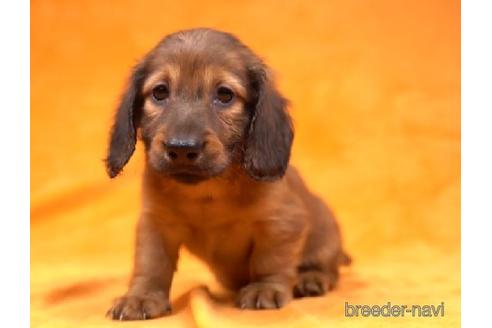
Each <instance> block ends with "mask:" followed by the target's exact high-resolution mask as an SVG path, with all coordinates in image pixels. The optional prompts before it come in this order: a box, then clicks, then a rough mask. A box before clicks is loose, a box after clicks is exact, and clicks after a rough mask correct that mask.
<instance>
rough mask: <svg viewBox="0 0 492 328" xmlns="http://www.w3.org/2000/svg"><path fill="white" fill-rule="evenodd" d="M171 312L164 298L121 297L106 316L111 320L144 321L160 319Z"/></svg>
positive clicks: (167, 301)
mask: <svg viewBox="0 0 492 328" xmlns="http://www.w3.org/2000/svg"><path fill="white" fill-rule="evenodd" d="M170 312H171V305H170V303H169V300H168V299H167V298H166V297H162V296H157V295H152V296H123V297H120V298H117V299H116V300H115V301H114V304H113V306H112V307H111V308H110V309H109V311H108V312H107V313H106V316H108V317H110V318H111V319H113V320H146V319H152V318H157V317H161V316H163V315H165V314H168V313H170Z"/></svg>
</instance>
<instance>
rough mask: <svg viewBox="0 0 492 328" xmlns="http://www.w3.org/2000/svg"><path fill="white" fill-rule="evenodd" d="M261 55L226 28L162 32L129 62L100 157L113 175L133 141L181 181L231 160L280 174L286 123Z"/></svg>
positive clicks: (258, 175)
mask: <svg viewBox="0 0 492 328" xmlns="http://www.w3.org/2000/svg"><path fill="white" fill-rule="evenodd" d="M285 107H286V101H285V100H284V98H283V97H282V96H281V95H280V94H279V93H278V92H277V90H276V89H275V87H274V85H273V81H271V79H270V73H269V72H268V69H267V68H266V67H265V65H264V64H263V63H262V62H261V60H260V59H259V58H258V57H257V56H255V55H254V54H253V53H252V52H251V51H250V50H249V49H248V48H247V47H246V46H244V45H243V44H241V43H240V42H239V41H238V40H237V39H236V38H235V37H233V36H232V35H230V34H226V33H222V32H218V31H214V30H208V29H196V30H189V31H184V32H178V33H175V34H172V35H170V36H168V37H166V38H165V39H164V40H163V41H162V42H161V43H159V44H158V45H157V46H156V47H155V48H154V49H153V50H152V51H151V52H150V53H149V54H148V55H147V56H146V57H145V58H144V60H142V61H141V63H140V64H139V65H138V66H137V67H136V68H135V70H134V73H133V76H132V79H131V81H130V83H129V86H128V89H127V91H126V93H125V94H124V96H123V99H122V102H121V104H120V107H119V108H118V111H117V115H116V119H115V124H114V126H113V130H112V133H111V143H110V149H109V155H108V158H107V167H108V173H109V175H110V176H111V177H113V176H116V175H117V174H118V173H119V171H120V170H121V169H122V168H123V166H124V165H125V164H126V162H127V161H128V159H129V158H130V156H131V154H132V153H133V150H134V148H135V141H136V135H137V131H138V130H139V132H140V133H139V134H140V136H141V138H142V140H143V142H144V144H145V149H146V153H147V161H148V165H151V166H152V167H153V168H154V169H155V170H156V171H158V172H161V173H162V174H163V175H166V176H169V177H171V178H173V179H176V180H177V181H179V182H183V183H198V182H200V181H203V180H205V179H209V178H212V177H216V176H219V175H220V174H221V173H222V172H223V171H224V170H225V169H226V168H227V167H228V166H229V165H231V164H232V163H236V164H241V165H242V167H243V168H244V169H245V170H246V171H247V172H248V173H249V174H250V175H251V176H252V177H253V178H255V179H262V180H271V179H275V178H279V177H281V176H282V175H283V174H284V172H285V169H286V167H287V164H288V160H289V154H290V147H291V142H292V137H293V133H292V125H291V121H290V118H289V116H288V114H287V112H286V108H285Z"/></svg>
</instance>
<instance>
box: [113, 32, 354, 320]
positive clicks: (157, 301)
mask: <svg viewBox="0 0 492 328" xmlns="http://www.w3.org/2000/svg"><path fill="white" fill-rule="evenodd" d="M286 105H287V102H286V100H285V99H284V97H282V95H280V93H279V92H278V90H277V89H276V88H275V85H274V81H273V80H272V75H271V73H270V72H269V69H268V68H267V67H266V66H265V64H264V63H263V62H262V61H261V60H260V59H259V58H258V57H257V56H256V55H254V54H253V52H252V51H251V50H250V49H249V48H247V47H246V46H245V45H243V44H242V43H241V42H240V41H239V40H238V39H237V38H235V37H234V36H232V35H230V34H227V33H223V32H218V31H214V30H210V29H194V30H188V31H182V32H178V33H174V34H172V35H169V36H167V37H166V38H164V39H163V40H162V41H161V42H160V43H159V44H158V45H157V46H156V47H155V48H154V49H153V50H152V51H151V52H150V53H149V54H148V55H146V56H145V58H144V59H143V60H142V61H141V62H140V63H139V64H138V65H137V66H136V67H135V69H134V71H133V75H132V77H131V80H130V82H129V85H128V88H127V90H126V92H125V94H124V96H123V99H122V101H121V104H120V106H119V108H118V110H117V113H116V118H115V123H114V126H113V129H112V132H111V138H110V139H111V140H110V146H109V154H108V157H107V160H106V164H107V170H108V174H109V175H110V176H111V177H115V176H116V175H117V174H118V173H119V172H120V171H121V170H122V168H123V166H124V165H125V164H126V163H127V161H128V160H129V158H130V156H131V155H132V153H133V151H134V149H135V144H136V141H137V135H138V136H139V138H140V139H142V141H143V143H144V145H145V151H146V167H145V173H144V175H143V206H142V211H141V214H140V219H139V223H138V228H137V242H136V253H135V265H134V272H133V276H132V279H131V282H130V287H129V290H128V292H127V294H126V295H125V296H123V297H121V298H119V299H117V300H116V301H115V303H114V305H113V307H112V308H111V309H110V310H109V312H108V315H110V316H111V317H112V318H113V319H119V320H139V319H149V318H155V317H158V316H162V315H164V314H166V313H168V312H169V311H170V303H169V290H170V287H171V282H172V279H173V274H174V271H175V270H176V262H177V260H178V251H179V248H180V246H181V245H183V246H185V247H187V248H188V249H189V250H190V251H191V252H192V253H194V254H196V255H197V256H198V257H200V258H201V259H203V260H204V261H205V262H206V263H207V264H208V265H209V266H210V268H211V270H212V271H213V272H214V273H215V274H216V276H217V279H218V280H219V281H220V282H221V283H222V284H223V285H224V286H226V287H228V288H230V289H233V290H238V291H239V292H238V295H237V305H238V306H239V307H241V308H245V309H272V308H280V307H282V306H284V305H285V304H286V303H287V302H288V301H289V300H290V299H291V298H292V296H297V297H302V296H317V295H322V294H323V293H325V291H327V290H329V289H331V288H333V287H334V285H335V283H336V281H337V279H338V266H339V265H340V264H343V263H347V262H348V261H349V258H348V256H347V255H345V253H344V252H343V250H342V246H341V239H340V233H339V229H338V226H337V224H336V222H335V219H334V217H333V214H332V213H331V212H330V210H329V209H328V208H327V207H326V206H325V204H324V203H323V202H322V201H321V199H319V198H318V197H316V196H314V195H313V194H312V193H311V192H310V191H309V190H308V189H307V188H306V186H305V185H304V183H303V182H302V180H301V178H300V176H299V174H298V173H297V171H296V170H295V169H294V168H293V167H290V166H289V165H288V163H289V156H290V149H291V144H292V139H293V129H292V122H291V120H290V117H289V114H288V112H287V110H286Z"/></svg>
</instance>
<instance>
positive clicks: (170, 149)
mask: <svg viewBox="0 0 492 328" xmlns="http://www.w3.org/2000/svg"><path fill="white" fill-rule="evenodd" d="M164 146H165V147H166V152H167V156H168V157H169V159H170V160H171V161H174V162H178V161H179V162H183V163H189V162H193V161H195V160H196V159H197V158H198V156H199V155H200V153H201V151H202V149H203V146H204V143H203V141H199V140H194V139H171V140H169V141H167V142H165V143H164Z"/></svg>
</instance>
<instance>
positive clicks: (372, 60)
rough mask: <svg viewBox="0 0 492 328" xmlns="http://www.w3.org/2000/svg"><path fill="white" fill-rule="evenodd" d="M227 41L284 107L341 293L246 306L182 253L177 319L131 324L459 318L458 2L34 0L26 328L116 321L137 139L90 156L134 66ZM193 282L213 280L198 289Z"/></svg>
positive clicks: (134, 194)
mask: <svg viewBox="0 0 492 328" xmlns="http://www.w3.org/2000/svg"><path fill="white" fill-rule="evenodd" d="M197 26H208V27H215V28H219V29H222V30H226V31H230V32H232V33H234V34H236V35H238V36H239V37H240V38H241V39H242V40H243V41H244V42H245V43H247V44H249V45H250V46H251V47H252V48H253V49H254V50H255V51H256V52H258V53H259V54H261V55H262V56H264V57H265V59H266V61H267V62H268V63H269V64H270V65H271V66H272V67H273V68H274V69H275V70H276V71H277V72H278V77H279V85H280V88H281V90H282V92H283V93H284V94H285V95H286V96H287V97H288V98H290V100H291V103H292V106H291V107H292V108H291V112H292V115H293V117H294V120H295V127H296V139H295V142H294V149H293V159H292V162H293V164H294V165H296V166H297V167H298V168H299V169H300V171H301V172H302V173H303V175H304V177H305V179H306V181H307V183H308V185H309V186H310V187H311V188H312V189H313V190H314V191H316V192H317V193H318V194H320V195H321V196H322V197H323V198H324V199H326V200H327V201H328V202H329V203H330V204H331V206H332V207H333V209H334V210H335V212H336V213H337V215H338V217H339V221H340V224H341V227H342V230H343V233H344V236H345V242H346V246H347V249H348V250H349V252H350V253H351V255H352V256H353V258H354V263H353V265H352V266H351V267H350V268H347V269H346V270H344V272H343V274H342V278H341V281H340V285H339V287H338V288H337V289H336V290H335V291H333V292H331V293H329V294H328V295H326V296H325V297H321V298H309V299H302V300H296V301H294V302H292V303H291V304H289V305H288V306H287V307H286V308H284V309H282V310H279V311H261V312H254V311H240V310H237V309H235V308H234V307H233V306H232V303H231V300H230V297H228V296H227V295H223V294H222V293H221V291H220V289H219V287H218V286H217V283H216V282H215V281H214V278H213V277H212V275H211V274H210V273H209V272H208V271H207V269H206V267H205V266H203V264H201V263H200V262H198V261H197V260H196V259H194V258H193V257H192V256H191V255H189V254H188V253H186V252H183V253H182V256H181V260H180V264H179V271H178V273H177V276H176V278H175V282H174V284H173V290H172V299H173V305H174V309H173V310H174V311H173V314H172V315H171V316H169V317H166V318H161V319H157V320H150V321H146V322H145V323H143V322H134V323H126V324H124V326H125V327H126V326H128V327H130V326H132V327H133V326H135V327H137V326H138V327H175V326H176V327H177V326H184V327H188V326H190V327H194V326H200V327H233V326H235V325H237V326H243V327H245V326H249V325H257V324H263V325H265V326H267V327H276V326H278V327H310V326H313V327H316V326H319V327H328V326H335V325H336V326H341V327H344V326H351V325H354V326H368V327H372V326H374V327H375V326H386V325H388V324H391V325H395V326H422V325H430V326H432V325H434V326H458V325H459V323H460V3H459V1H455V0H451V1H447V0H446V1H439V0H430V1H393V0H378V1H367V2H365V1H356V0H349V1H345V0H344V1H342V0H340V1H321V0H320V1H304V0H294V1H242V2H238V3H232V2H231V1H188V0H186V1H152V0H151V1H118V2H113V1H96V0H94V1H61V0H60V1H54V0H52V1H41V0H39V1H38V0H34V1H31V51H32V53H31V76H32V79H31V105H32V110H31V323H32V326H33V327H87V326H94V327H95V326H97V327H109V326H122V325H123V324H121V323H119V322H112V321H110V320H109V319H106V318H105V317H104V314H105V311H106V310H107V309H108V307H109V305H110V304H111V300H112V298H113V297H115V296H118V295H120V294H122V293H124V292H125V288H126V283H127V280H128V277H129V275H130V271H131V260H132V253H133V249H132V243H133V232H134V229H133V228H134V225H135V222H136V216H137V213H138V208H139V197H140V196H139V179H140V177H139V176H140V171H141V169H142V150H141V147H140V149H139V150H138V153H137V154H136V156H134V158H132V160H131V163H130V164H129V166H128V167H127V168H126V169H125V172H124V174H123V175H122V176H121V177H119V178H117V179H116V180H111V181H110V180H109V179H108V178H107V177H106V176H105V171H104V168H103V164H102V159H103V158H104V156H105V150H106V140H107V133H108V129H109V126H110V124H111V118H112V115H113V110H114V107H115V104H116V102H117V98H118V95H119V94H120V92H121V90H122V87H123V85H124V79H125V78H126V77H127V72H128V70H129V67H130V66H131V65H133V63H134V62H135V60H136V59H137V58H139V57H140V56H142V55H143V54H144V53H145V52H146V51H147V50H149V49H150V48H151V47H152V46H153V45H154V44H155V43H156V42H157V40H159V38H160V37H162V36H163V35H164V34H167V33H170V32H173V31H175V30H178V29H182V28H189V27H197ZM204 286H208V289H207V288H205V287H204ZM388 301H389V302H391V303H392V304H405V305H412V304H416V305H424V304H433V305H439V304H441V302H444V316H443V317H441V316H439V317H434V318H422V317H420V318H419V317H412V316H411V315H409V314H406V315H405V316H404V317H395V318H387V317H360V316H359V317H346V316H345V302H348V303H349V304H351V305H356V304H360V305H363V304H368V305H384V304H386V303H387V302H388Z"/></svg>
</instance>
